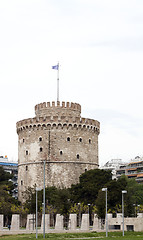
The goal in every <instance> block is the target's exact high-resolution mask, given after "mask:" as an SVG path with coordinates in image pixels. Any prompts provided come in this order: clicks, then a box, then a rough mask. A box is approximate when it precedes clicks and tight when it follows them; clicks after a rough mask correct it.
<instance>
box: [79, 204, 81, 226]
mask: <svg viewBox="0 0 143 240" xmlns="http://www.w3.org/2000/svg"><path fill="white" fill-rule="evenodd" d="M78 206H79V227H81V226H80V225H81V221H80V219H81V216H80V215H81V214H80V203H78Z"/></svg>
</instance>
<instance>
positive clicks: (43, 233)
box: [43, 160, 46, 238]
mask: <svg viewBox="0 0 143 240" xmlns="http://www.w3.org/2000/svg"><path fill="white" fill-rule="evenodd" d="M45 163H46V161H45V160H44V176H43V177H44V179H43V183H44V186H43V238H45Z"/></svg>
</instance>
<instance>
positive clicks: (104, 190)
mask: <svg viewBox="0 0 143 240" xmlns="http://www.w3.org/2000/svg"><path fill="white" fill-rule="evenodd" d="M102 191H103V192H106V237H108V218H107V188H102Z"/></svg>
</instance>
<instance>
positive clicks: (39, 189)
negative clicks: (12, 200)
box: [36, 187, 41, 238]
mask: <svg viewBox="0 0 143 240" xmlns="http://www.w3.org/2000/svg"><path fill="white" fill-rule="evenodd" d="M38 191H41V188H38V187H36V238H38V229H37V222H38V204H37V203H38V201H37V199H38Z"/></svg>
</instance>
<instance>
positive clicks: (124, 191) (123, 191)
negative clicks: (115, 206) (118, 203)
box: [122, 190, 127, 236]
mask: <svg viewBox="0 0 143 240" xmlns="http://www.w3.org/2000/svg"><path fill="white" fill-rule="evenodd" d="M125 193H127V191H126V190H122V218H123V236H124V194H125Z"/></svg>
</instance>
